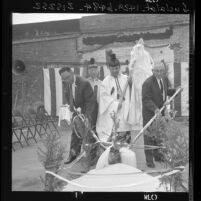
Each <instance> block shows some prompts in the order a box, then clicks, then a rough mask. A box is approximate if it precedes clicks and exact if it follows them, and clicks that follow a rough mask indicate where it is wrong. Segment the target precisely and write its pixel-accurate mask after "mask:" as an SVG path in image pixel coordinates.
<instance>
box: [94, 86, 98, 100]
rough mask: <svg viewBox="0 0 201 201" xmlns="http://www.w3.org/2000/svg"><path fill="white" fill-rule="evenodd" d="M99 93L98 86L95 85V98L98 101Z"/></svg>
mask: <svg viewBox="0 0 201 201" xmlns="http://www.w3.org/2000/svg"><path fill="white" fill-rule="evenodd" d="M97 92H98V86H97V85H95V86H94V96H95V98H96V99H97Z"/></svg>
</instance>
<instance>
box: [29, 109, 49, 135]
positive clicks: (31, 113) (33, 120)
mask: <svg viewBox="0 0 201 201" xmlns="http://www.w3.org/2000/svg"><path fill="white" fill-rule="evenodd" d="M27 119H28V121H29V122H30V124H31V125H32V126H33V127H34V135H36V134H38V135H39V137H40V138H42V135H44V134H46V130H45V128H44V126H43V123H42V122H40V121H38V119H37V113H36V112H35V111H34V110H33V109H29V111H28V113H27ZM38 127H39V128H38ZM42 128H43V129H44V131H45V132H44V133H42V132H41V130H42Z"/></svg>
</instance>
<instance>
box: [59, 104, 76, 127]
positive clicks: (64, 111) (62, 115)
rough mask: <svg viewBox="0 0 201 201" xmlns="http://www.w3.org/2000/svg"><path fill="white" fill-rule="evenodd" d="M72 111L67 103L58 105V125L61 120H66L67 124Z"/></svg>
mask: <svg viewBox="0 0 201 201" xmlns="http://www.w3.org/2000/svg"><path fill="white" fill-rule="evenodd" d="M72 114H73V113H72V112H71V111H70V109H69V105H68V104H66V105H63V106H61V107H60V110H59V122H58V126H60V125H61V121H62V120H66V121H67V123H68V124H70V121H71V118H72Z"/></svg>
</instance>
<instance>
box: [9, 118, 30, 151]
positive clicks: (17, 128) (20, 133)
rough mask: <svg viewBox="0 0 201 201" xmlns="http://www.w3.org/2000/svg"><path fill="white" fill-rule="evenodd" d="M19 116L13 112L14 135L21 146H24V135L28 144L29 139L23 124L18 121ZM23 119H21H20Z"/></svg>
mask: <svg viewBox="0 0 201 201" xmlns="http://www.w3.org/2000/svg"><path fill="white" fill-rule="evenodd" d="M16 118H17V116H15V115H14V114H12V137H13V136H15V137H16V139H17V142H19V144H20V146H21V147H22V148H23V147H24V146H23V144H22V137H23V139H24V141H25V142H26V143H27V144H28V142H27V139H26V137H25V135H24V133H23V131H22V129H23V128H24V127H23V126H21V123H20V124H19V123H18V122H19V121H17V119H16ZM18 118H19V116H18ZM20 121H21V120H20Z"/></svg>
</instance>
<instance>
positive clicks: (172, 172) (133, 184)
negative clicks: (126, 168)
mask: <svg viewBox="0 0 201 201" xmlns="http://www.w3.org/2000/svg"><path fill="white" fill-rule="evenodd" d="M177 172H180V170H173V171H171V172H168V173H165V174H163V175H159V176H156V177H153V178H149V179H147V180H146V181H145V182H144V181H143V182H137V183H131V184H126V185H115V186H87V185H80V184H78V183H76V182H73V181H70V180H68V179H65V178H63V177H61V176H59V175H57V174H55V173H54V172H51V171H46V174H51V175H53V176H54V177H56V178H58V179H60V180H62V181H65V182H66V183H68V184H71V185H74V186H77V187H81V188H94V189H105V188H128V187H134V186H139V185H142V184H148V183H150V182H153V181H157V180H158V179H161V178H162V177H164V176H170V175H172V174H176V173H177Z"/></svg>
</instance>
